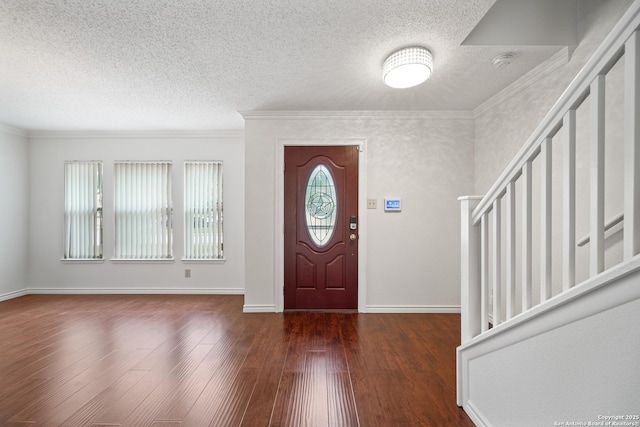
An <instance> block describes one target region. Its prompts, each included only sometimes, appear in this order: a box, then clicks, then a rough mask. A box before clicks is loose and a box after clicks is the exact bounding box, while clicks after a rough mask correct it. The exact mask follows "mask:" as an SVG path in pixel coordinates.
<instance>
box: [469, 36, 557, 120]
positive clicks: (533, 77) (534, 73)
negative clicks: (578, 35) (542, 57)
mask: <svg viewBox="0 0 640 427" xmlns="http://www.w3.org/2000/svg"><path fill="white" fill-rule="evenodd" d="M569 57H570V52H569V47H566V46H565V47H564V48H562V49H560V50H559V51H558V52H556V53H554V54H553V55H552V56H551V58H549V59H547V60H546V61H544V62H543V63H541V64H540V65H538V66H537V67H535V68H534V69H533V70H531V71H529V72H528V73H526V74H525V75H524V76H522V77H520V78H519V79H518V80H516V81H515V82H513V83H511V84H510V85H509V86H507V87H506V88H504V89H502V90H501V91H500V92H498V93H497V94H495V95H494V96H492V97H491V98H489V99H488V100H486V101H485V102H483V103H482V104H480V105H479V106H477V107H476V108H474V109H473V111H472V114H473V117H474V118H476V117H478V116H481V115H483V114H485V113H486V112H487V111H489V110H491V109H492V108H494V107H496V106H498V105H500V104H502V103H503V102H504V101H505V100H506V99H509V98H511V97H512V96H514V95H515V94H517V93H518V92H520V91H522V90H524V89H526V88H528V87H530V86H531V85H533V84H534V83H536V82H537V81H539V80H540V79H542V78H543V77H545V76H547V75H549V74H550V73H551V72H553V71H555V70H556V69H558V68H560V67H561V66H563V65H565V64H567V63H568V62H569Z"/></svg>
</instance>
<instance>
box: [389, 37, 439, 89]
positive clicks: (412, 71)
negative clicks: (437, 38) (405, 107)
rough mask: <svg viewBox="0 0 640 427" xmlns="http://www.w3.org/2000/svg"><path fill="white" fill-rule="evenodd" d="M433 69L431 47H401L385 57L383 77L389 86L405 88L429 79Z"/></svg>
mask: <svg viewBox="0 0 640 427" xmlns="http://www.w3.org/2000/svg"><path fill="white" fill-rule="evenodd" d="M432 71H433V56H432V55H431V52H430V51H429V49H427V48H424V47H419V46H414V47H407V48H404V49H400V50H398V51H396V52H394V53H392V54H391V55H389V57H388V58H387V59H385V61H384V64H383V65H382V79H383V80H384V82H385V84H386V85H387V86H390V87H392V88H396V89H403V88H408V87H413V86H417V85H419V84H420V83H422V82H424V81H425V80H427V79H428V78H429V77H430V76H431V73H432Z"/></svg>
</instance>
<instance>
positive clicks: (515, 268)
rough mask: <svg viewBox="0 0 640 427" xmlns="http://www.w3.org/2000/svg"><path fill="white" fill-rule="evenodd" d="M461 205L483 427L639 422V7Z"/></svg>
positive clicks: (461, 398) (464, 398) (472, 384)
mask: <svg viewBox="0 0 640 427" xmlns="http://www.w3.org/2000/svg"><path fill="white" fill-rule="evenodd" d="M616 73H620V74H621V76H622V79H621V80H622V81H623V82H622V83H621V85H622V86H623V87H622V90H621V91H620V93H621V95H620V96H615V94H610V93H607V88H608V87H609V86H608V83H610V82H611V81H613V80H614V79H613V77H614V76H615V75H616ZM618 112H619V113H620V114H619V116H620V120H616V119H615V117H616V114H617V113H618ZM611 126H616V127H620V128H621V132H619V134H620V138H617V139H616V138H608V137H606V135H607V133H606V132H605V129H607V127H611ZM605 153H607V156H605ZM615 172H618V173H617V174H616V173H615ZM616 177H619V179H617V178H616ZM460 206H461V236H462V241H461V255H462V258H461V279H462V280H461V282H462V283H461V286H462V288H461V310H462V316H461V317H462V325H461V326H462V327H461V331H462V344H461V345H460V347H458V350H457V373H458V384H457V399H458V405H459V406H461V407H463V408H464V410H465V411H466V412H467V413H468V414H469V416H470V418H471V419H472V420H473V421H474V423H476V425H478V426H498V427H499V426H516V425H517V426H529V425H530V426H558V425H629V426H634V425H635V426H640V417H639V416H640V0H636V1H634V2H633V3H632V5H631V6H630V7H629V9H628V10H627V12H626V13H625V14H624V16H623V17H622V18H621V19H620V21H619V22H618V23H617V24H616V26H615V27H614V28H613V30H612V31H611V33H610V34H609V35H608V36H607V37H606V38H605V40H604V41H603V43H602V44H601V45H600V47H599V48H598V49H597V50H596V51H595V52H594V54H593V56H592V57H591V59H590V60H589V61H588V62H587V63H586V65H585V66H584V68H583V69H582V70H581V71H580V73H579V74H578V75H577V76H576V78H575V79H574V80H573V82H572V83H571V84H570V85H569V87H568V88H567V90H566V91H565V92H564V94H563V95H562V96H561V97H560V99H559V100H558V102H557V103H556V104H555V105H554V107H553V108H552V109H551V111H550V112H549V113H548V114H547V116H546V117H545V118H544V119H543V121H542V122H541V123H540V124H539V126H538V127H537V128H536V130H535V131H534V132H533V134H532V135H531V137H530V138H529V139H528V140H527V141H526V142H525V143H524V145H523V146H522V149H521V150H520V151H519V152H518V154H517V155H516V157H515V158H514V159H513V160H512V161H511V163H510V164H509V165H508V166H507V168H506V169H505V170H504V172H503V173H502V174H501V175H500V177H499V178H498V180H497V181H496V182H495V183H494V185H493V186H492V187H491V188H490V189H489V191H488V192H487V193H486V194H485V195H484V196H483V197H475V196H467V197H461V198H460ZM611 212H613V214H612V213H611ZM581 229H585V230H587V232H586V234H585V235H584V236H579V235H577V231H578V230H581ZM608 422H609V424H607V423H608ZM589 423H591V424H589ZM600 423H601V424H600ZM615 423H622V424H615ZM625 423H626V424H625Z"/></svg>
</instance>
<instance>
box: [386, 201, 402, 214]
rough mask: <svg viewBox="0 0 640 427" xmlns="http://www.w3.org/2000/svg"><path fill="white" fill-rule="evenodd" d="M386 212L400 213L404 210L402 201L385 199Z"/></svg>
mask: <svg viewBox="0 0 640 427" xmlns="http://www.w3.org/2000/svg"><path fill="white" fill-rule="evenodd" d="M384 210H385V211H391V212H400V211H401V210H402V200H401V199H384Z"/></svg>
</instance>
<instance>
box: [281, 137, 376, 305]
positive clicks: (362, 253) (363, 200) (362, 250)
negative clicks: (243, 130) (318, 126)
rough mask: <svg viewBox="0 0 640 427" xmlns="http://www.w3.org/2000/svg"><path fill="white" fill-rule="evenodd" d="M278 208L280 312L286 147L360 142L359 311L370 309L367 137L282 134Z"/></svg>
mask: <svg viewBox="0 0 640 427" xmlns="http://www.w3.org/2000/svg"><path fill="white" fill-rule="evenodd" d="M275 144H276V147H275V153H276V158H275V173H274V176H275V181H276V182H275V208H274V209H275V211H274V227H273V229H274V232H275V235H274V242H275V247H274V268H273V270H274V276H275V277H274V281H273V283H274V289H273V293H274V302H275V309H276V312H281V311H284V147H286V146H290V145H305V146H307V145H312V146H319V147H328V146H332V145H338V146H344V145H357V146H358V148H359V152H360V157H359V158H358V234H359V236H358V237H359V238H358V311H359V312H361V313H364V312H365V311H366V306H367V304H366V301H367V274H366V271H367V270H366V266H367V215H366V213H367V210H366V209H367V155H366V154H367V150H366V147H367V140H366V139H365V138H278V139H277V140H276V142H275Z"/></svg>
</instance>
